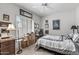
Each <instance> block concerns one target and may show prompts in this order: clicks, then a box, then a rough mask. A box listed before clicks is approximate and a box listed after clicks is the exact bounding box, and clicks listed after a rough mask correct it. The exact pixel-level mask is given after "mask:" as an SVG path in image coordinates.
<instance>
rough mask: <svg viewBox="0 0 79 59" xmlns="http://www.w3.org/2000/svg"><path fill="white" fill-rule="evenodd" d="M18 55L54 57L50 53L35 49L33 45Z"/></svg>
mask: <svg viewBox="0 0 79 59" xmlns="http://www.w3.org/2000/svg"><path fill="white" fill-rule="evenodd" d="M20 55H54V53H51V52H50V51H47V50H45V49H42V48H40V49H38V50H37V49H36V48H35V44H33V45H31V46H29V47H27V48H25V49H23V52H22V53H21V54H20Z"/></svg>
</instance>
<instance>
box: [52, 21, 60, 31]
mask: <svg viewBox="0 0 79 59" xmlns="http://www.w3.org/2000/svg"><path fill="white" fill-rule="evenodd" d="M59 29H60V20H53V30H59Z"/></svg>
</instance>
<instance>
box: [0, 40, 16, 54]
mask: <svg viewBox="0 0 79 59" xmlns="http://www.w3.org/2000/svg"><path fill="white" fill-rule="evenodd" d="M2 40H4V41H2ZM2 40H0V55H12V54H15V40H13V39H7V40H5V39H2Z"/></svg>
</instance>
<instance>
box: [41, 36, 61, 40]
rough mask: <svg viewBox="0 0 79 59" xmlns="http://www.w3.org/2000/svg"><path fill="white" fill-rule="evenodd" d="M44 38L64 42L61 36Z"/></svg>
mask: <svg viewBox="0 0 79 59" xmlns="http://www.w3.org/2000/svg"><path fill="white" fill-rule="evenodd" d="M42 38H45V39H51V40H62V39H61V38H62V37H61V36H56V35H46V36H43V37H42Z"/></svg>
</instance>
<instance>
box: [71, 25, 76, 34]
mask: <svg viewBox="0 0 79 59" xmlns="http://www.w3.org/2000/svg"><path fill="white" fill-rule="evenodd" d="M71 29H73V34H74V33H75V31H74V30H75V29H77V27H76V25H72V27H71Z"/></svg>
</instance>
